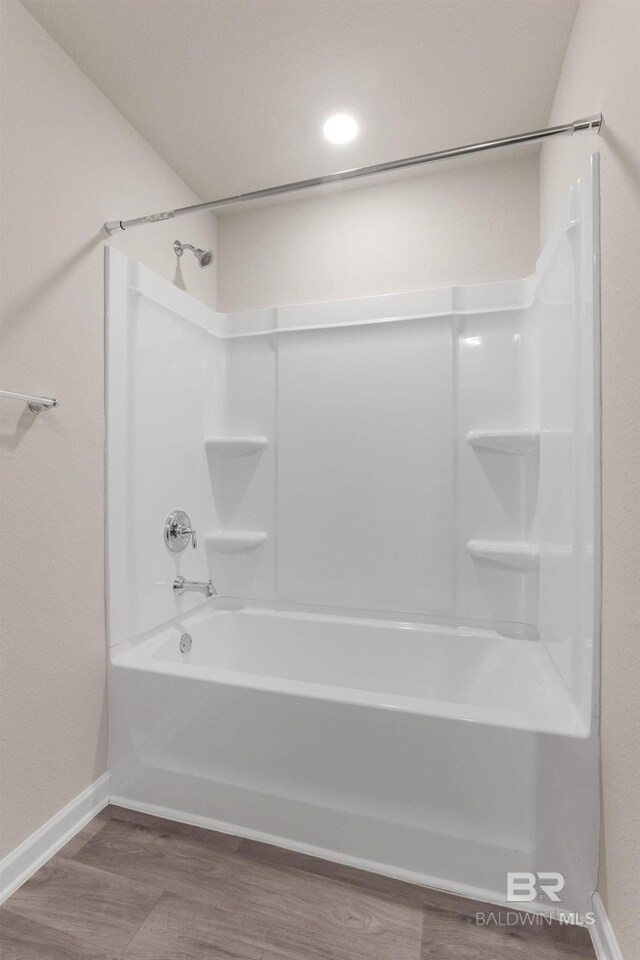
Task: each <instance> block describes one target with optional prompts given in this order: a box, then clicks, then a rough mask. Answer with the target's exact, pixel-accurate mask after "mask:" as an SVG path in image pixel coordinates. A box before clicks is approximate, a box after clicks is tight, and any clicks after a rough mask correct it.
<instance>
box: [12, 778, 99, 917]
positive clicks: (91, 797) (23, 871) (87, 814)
mask: <svg viewBox="0 0 640 960" xmlns="http://www.w3.org/2000/svg"><path fill="white" fill-rule="evenodd" d="M110 779H111V778H110V776H109V774H108V773H105V774H103V775H102V776H101V777H100V778H99V779H98V780H96V781H95V782H94V783H92V784H91V786H89V787H87V789H86V790H83V791H82V793H80V794H78V796H77V797H76V798H75V799H74V800H72V801H71V803H68V804H67V806H66V807H63V808H62V810H60V811H58V813H56V814H55V816H53V817H51V819H50V820H48V821H47V822H46V823H45V824H43V826H41V827H40V829H39V830H36V832H35V833H32V834H31V836H30V837H27V839H26V840H24V841H23V842H22V843H21V844H20V846H19V847H16V849H15V850H12V851H11V853H9V854H7V856H6V857H5V858H4V860H2V861H0V903H3V902H4V901H5V900H6V899H7V897H10V896H11V894H12V893H15V891H16V890H17V889H18V887H20V886H22V884H23V883H25V881H26V880H28V879H29V877H30V876H32V875H33V874H34V873H35V872H36V870H39V869H40V867H41V866H42V865H43V864H44V863H46V862H47V860H49V859H50V858H51V857H52V856H53V855H54V853H57V852H58V850H59V849H60V847H62V846H64V844H65V843H67V842H68V841H69V840H71V838H72V837H73V836H74V835H75V834H76V833H77V832H78V831H79V830H81V829H82V827H84V826H85V824H87V823H88V822H89V821H90V820H92V819H93V817H95V815H96V814H97V813H99V812H100V810H102V808H103V807H106V805H107V804H108V802H109V784H110Z"/></svg>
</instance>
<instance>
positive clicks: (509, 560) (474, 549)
mask: <svg viewBox="0 0 640 960" xmlns="http://www.w3.org/2000/svg"><path fill="white" fill-rule="evenodd" d="M467 550H468V551H469V553H470V555H471V556H472V557H473V559H474V560H489V561H491V562H492V563H496V564H499V566H501V567H508V568H509V569H512V570H532V569H533V568H534V567H537V566H538V562H539V560H540V551H539V549H538V546H537V544H535V543H526V542H523V541H521V540H469V541H468V542H467Z"/></svg>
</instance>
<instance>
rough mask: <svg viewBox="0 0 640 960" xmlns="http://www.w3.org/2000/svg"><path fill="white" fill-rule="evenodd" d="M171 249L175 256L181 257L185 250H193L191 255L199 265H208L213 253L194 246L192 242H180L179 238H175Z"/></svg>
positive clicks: (210, 262)
mask: <svg viewBox="0 0 640 960" xmlns="http://www.w3.org/2000/svg"><path fill="white" fill-rule="evenodd" d="M173 249H174V252H175V255H176V257H181V256H182V254H183V253H184V252H185V250H193V255H194V257H195V258H196V260H197V261H198V263H199V264H200V266H201V267H209V266H211V264H212V263H213V253H212V251H211V250H203V249H202V247H194V246H193V244H192V243H180V241H179V240H175V241H174V243H173Z"/></svg>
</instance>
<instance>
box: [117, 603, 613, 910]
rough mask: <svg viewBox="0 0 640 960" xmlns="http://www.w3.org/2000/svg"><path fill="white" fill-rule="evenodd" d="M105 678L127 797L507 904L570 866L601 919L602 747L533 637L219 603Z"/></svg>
mask: <svg viewBox="0 0 640 960" xmlns="http://www.w3.org/2000/svg"><path fill="white" fill-rule="evenodd" d="M185 633H188V634H189V636H190V637H191V641H192V643H191V648H190V650H189V652H188V653H183V652H182V651H181V648H180V639H181V637H182V636H183V635H184V634H185ZM109 682H110V745H111V746H110V750H111V757H110V766H111V771H112V801H113V802H114V803H116V804H120V805H122V806H126V807H130V808H133V809H138V810H143V811H147V812H151V813H155V814H157V815H160V816H168V817H172V818H174V819H177V820H183V821H185V822H190V823H196V824H200V825H203V826H208V827H211V828H213V829H217V830H223V831H227V832H232V833H235V834H238V835H242V836H245V837H251V838H255V839H259V840H265V841H268V842H270V843H276V844H279V845H281V846H284V847H288V848H290V849H295V850H301V851H304V852H307V853H312V854H314V855H316V856H321V857H326V858H329V859H332V860H335V861H339V862H342V863H348V864H351V865H355V866H360V867H363V868H364V869H369V870H374V871H377V872H380V873H384V874H388V875H390V876H395V877H399V878H402V879H407V880H411V881H413V882H418V883H422V884H425V885H428V886H435V887H439V888H441V889H446V890H450V891H453V892H456V893H461V894H464V895H468V896H474V897H477V898H479V899H483V900H487V901H490V902H494V903H502V902H505V892H506V875H507V872H508V871H531V872H536V871H550V870H551V871H559V872H561V873H563V875H564V876H565V879H566V884H565V888H564V890H563V896H562V907H563V909H564V910H567V911H573V912H576V913H584V912H586V911H588V910H590V909H591V907H590V894H591V892H592V890H593V889H594V883H595V870H596V864H595V863H594V862H591V860H590V858H589V857H585V856H584V851H585V850H589V849H590V848H591V846H592V845H591V844H590V843H589V842H588V838H589V832H590V824H591V823H592V822H593V816H594V815H595V812H594V810H593V809H591V806H592V804H593V802H594V801H591V800H590V799H589V798H590V797H591V796H593V797H597V790H596V789H595V787H594V789H593V790H591V789H585V784H591V781H592V779H593V777H594V775H595V774H594V772H595V771H596V770H597V764H596V763H595V761H594V754H595V746H594V738H593V737H592V736H591V735H590V730H589V729H588V726H585V724H584V721H583V720H581V718H580V716H579V714H578V712H577V710H576V708H575V705H574V703H573V701H572V699H571V697H570V694H569V691H568V690H567V688H566V687H565V685H564V684H563V682H562V680H561V678H560V675H559V674H558V672H557V670H556V668H555V666H554V664H553V661H552V660H551V658H550V657H549V655H548V653H547V651H546V648H545V645H544V644H543V643H541V642H540V640H539V639H538V638H537V635H536V634H535V632H534V631H532V630H531V629H530V628H526V627H522V628H513V627H512V626H511V627H508V628H506V627H503V628H500V627H499V626H498V627H496V628H493V629H489V628H485V627H479V626H477V625H470V624H465V625H458V626H456V625H452V624H442V623H440V624H437V623H429V622H425V621H424V620H421V619H420V618H418V617H414V618H406V617H405V616H403V617H402V620H401V621H400V620H398V619H394V618H393V617H392V616H387V617H378V616H377V617H376V618H375V619H370V618H367V617H366V616H362V615H356V614H353V613H352V614H345V613H341V612H334V613H331V612H329V613H327V612H318V611H317V610H313V609H312V608H301V609H295V610H294V609H277V608H273V607H270V608H264V607H263V608H261V607H258V606H244V607H236V608H235V609H225V608H224V607H223V606H222V605H221V604H220V603H219V602H218V601H211V602H209V603H206V604H204V605H203V606H201V607H199V608H197V609H196V610H195V611H194V612H192V613H191V614H189V615H188V616H185V617H183V618H179V619H177V620H175V621H173V622H171V623H169V624H167V625H165V626H164V627H163V628H161V629H159V630H158V631H156V632H154V633H152V634H150V635H146V636H143V637H141V638H139V639H135V640H127V641H124V642H122V643H119V644H116V645H115V646H114V647H113V648H112V651H111V663H110V681H109ZM560 773H561V774H562V776H559V774H560ZM525 906H526V905H525Z"/></svg>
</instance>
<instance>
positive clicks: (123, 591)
mask: <svg viewBox="0 0 640 960" xmlns="http://www.w3.org/2000/svg"><path fill="white" fill-rule="evenodd" d="M108 273H109V284H110V289H111V290H112V291H114V294H113V295H112V296H111V297H110V301H109V316H108V319H109V335H110V341H111V343H110V350H109V355H108V371H107V373H108V381H107V382H108V403H109V411H110V415H109V423H108V432H109V438H108V442H109V451H108V464H107V465H108V473H109V496H108V551H109V580H110V583H109V587H110V604H109V617H110V629H109V635H110V642H111V643H115V642H118V641H120V640H124V639H126V638H127V637H131V636H138V635H140V634H142V633H145V632H146V631H148V630H150V629H152V628H153V627H155V626H157V624H158V623H162V622H164V621H165V620H169V619H171V618H173V617H175V616H176V613H178V612H181V611H185V612H186V611H188V610H190V609H192V608H193V607H194V606H197V605H198V604H199V603H200V602H201V601H202V596H201V595H199V594H185V596H184V597H182V598H179V599H178V598H174V596H173V593H172V589H171V584H172V582H173V579H174V578H175V577H176V576H178V575H182V576H185V577H187V578H188V579H197V580H202V579H208V572H207V564H206V559H205V556H204V552H203V550H201V549H198V550H192V549H191V548H189V549H188V550H185V551H184V552H183V553H181V554H172V553H170V552H169V551H168V550H167V548H166V546H165V543H164V535H163V534H164V522H165V519H166V517H167V516H168V514H169V513H170V512H172V511H174V510H176V509H183V510H186V511H187V512H188V513H189V515H190V517H191V520H192V522H193V524H194V525H195V527H196V529H197V532H198V534H200V536H202V535H203V534H204V533H205V531H206V530H207V529H210V528H212V527H215V526H217V511H216V507H215V503H214V501H213V498H212V496H211V489H210V481H209V475H208V471H207V463H206V457H205V454H204V447H203V434H204V428H205V418H204V415H203V400H204V401H205V403H206V409H207V411H208V417H207V426H208V427H209V428H210V429H214V427H215V422H216V421H217V422H218V424H221V422H222V419H223V416H224V393H223V384H224V378H223V375H222V374H223V370H224V352H223V348H222V345H221V344H220V343H219V342H218V341H217V340H215V339H214V338H213V337H212V336H211V335H210V333H208V332H207V330H206V329H205V327H204V326H203V323H204V321H205V320H206V318H207V314H208V313H209V312H210V311H209V310H208V309H207V308H205V307H204V306H203V305H202V304H200V303H198V302H197V301H195V300H193V299H192V298H191V297H190V296H188V295H187V294H186V293H183V292H182V291H178V290H174V288H172V286H171V284H169V283H168V282H167V281H165V280H163V279H162V278H160V277H158V276H157V275H156V274H155V273H153V272H152V271H151V270H148V269H147V268H145V267H143V266H142V265H141V264H138V263H136V262H134V261H132V260H128V259H127V258H126V257H125V256H123V255H122V254H120V253H118V252H117V251H115V250H113V249H112V250H109V251H108ZM118 291H120V293H118ZM218 429H221V427H220V426H219V428H218Z"/></svg>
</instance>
